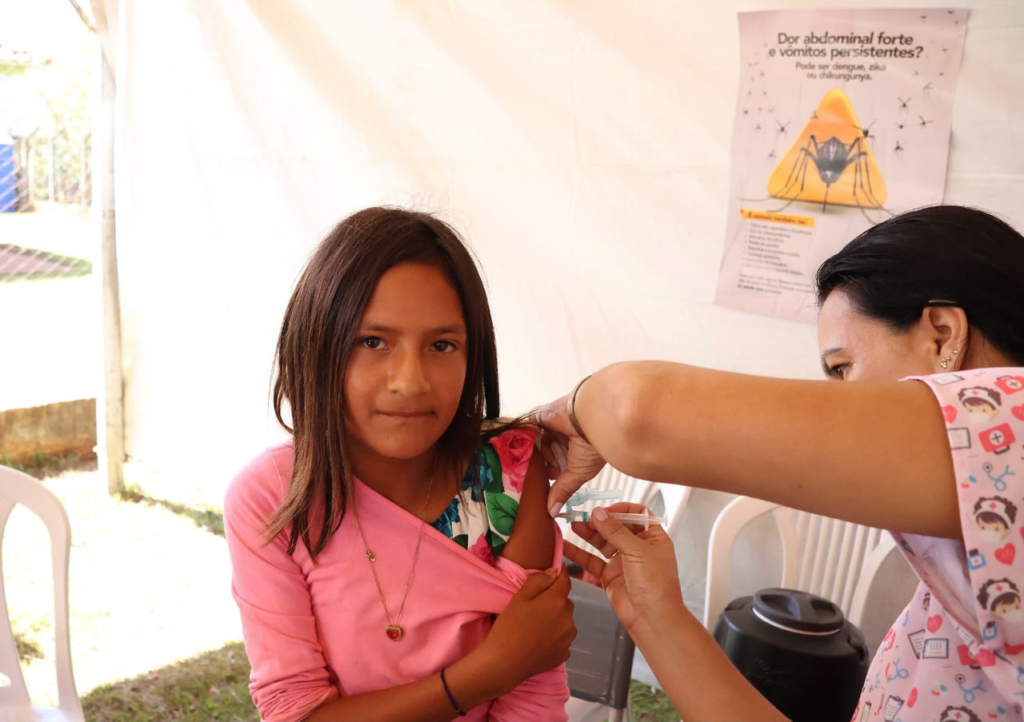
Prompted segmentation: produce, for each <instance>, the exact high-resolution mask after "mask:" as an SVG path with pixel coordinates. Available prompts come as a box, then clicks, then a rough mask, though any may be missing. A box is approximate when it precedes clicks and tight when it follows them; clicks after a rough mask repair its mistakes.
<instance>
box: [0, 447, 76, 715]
mask: <svg viewBox="0 0 1024 722" xmlns="http://www.w3.org/2000/svg"><path fill="white" fill-rule="evenodd" d="M17 504H21V505H23V506H25V507H26V508H28V509H29V510H30V511H32V512H33V513H34V514H35V515H36V516H38V517H39V518H40V519H41V520H42V522H43V524H45V525H46V529H47V531H48V532H49V535H50V548H51V551H52V558H53V566H52V571H53V607H54V638H55V647H56V650H55V657H54V661H55V663H56V666H57V696H58V700H59V703H58V706H57V707H49V708H48V707H33V706H32V702H31V699H30V698H29V694H28V688H27V687H26V686H25V678H24V675H23V674H22V671H21V662H20V661H19V660H18V650H17V646H16V645H15V642H14V632H13V631H12V629H11V621H10V612H9V610H8V608H7V597H6V596H5V594H4V578H3V556H2V552H3V538H4V533H3V532H4V527H5V526H6V525H7V519H8V518H9V516H10V514H11V510H13V509H14V507H15V506H16V505H17ZM70 552H71V525H70V524H69V522H68V516H67V514H66V513H65V511H64V505H63V504H61V502H60V499H58V498H57V497H56V496H55V495H54V494H53V492H52V491H50V490H49V489H47V488H46V487H45V486H43V485H42V484H40V483H39V482H38V481H36V480H35V479H33V478H32V477H31V476H29V475H27V474H23V473H21V472H20V471H15V470H14V469H10V468H8V467H6V466H0V606H2V607H3V608H4V610H5V612H7V613H6V614H4V618H3V621H2V622H0V722H85V715H84V714H83V713H82V705H81V702H80V701H79V699H78V691H77V690H76V689H75V678H74V675H73V674H72V670H71V642H70V638H69V634H68V557H69V554H70Z"/></svg>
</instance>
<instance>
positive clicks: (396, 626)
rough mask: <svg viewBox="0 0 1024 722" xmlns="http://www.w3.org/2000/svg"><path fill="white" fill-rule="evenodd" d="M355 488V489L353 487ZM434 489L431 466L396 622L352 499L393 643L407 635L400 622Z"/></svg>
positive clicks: (387, 631) (364, 553)
mask: <svg viewBox="0 0 1024 722" xmlns="http://www.w3.org/2000/svg"><path fill="white" fill-rule="evenodd" d="M353 488H354V487H353ZM433 489H434V469H433V466H431V469H430V483H429V484H428V485H427V500H426V502H424V504H423V513H422V514H421V515H420V531H419V534H418V535H417V537H416V551H414V552H413V554H412V568H411V569H410V570H409V579H408V581H406V583H405V594H403V595H402V604H401V605H400V606H399V607H398V616H397V617H395V619H394V621H392V620H391V613H390V612H389V611H388V603H387V601H386V600H385V599H384V589H383V588H381V586H380V579H379V578H378V577H377V568H376V567H375V566H374V562H375V561H377V557H376V556H374V553H373V552H372V551H370V544H369V543H368V542H367V541H366V534H365V533H364V532H363V524H362V522H361V521H360V520H359V507H358V506H356V500H355V495H353V497H352V512H353V513H354V514H355V517H356V527H357V528H358V529H359V536H360V537H362V539H363V547H364V548H365V549H366V551H364V552H363V556H364V557H366V560H367V561H368V562H369V563H370V571H371V572H372V573H373V581H374V582H375V583H376V585H377V594H378V595H380V603H381V606H382V607H384V617H385V619H387V620H388V625H387V626H386V627H384V634H386V635H387V637H388V639H390V640H391V641H392V642H397V641H398V640H399V639H401V638H402V635H403V634H405V630H403V629H402V627H401V625H400V622H401V621H402V612H404V611H405V600H406V599H408V598H409V590H410V589H411V588H412V580H413V577H414V576H415V574H416V562H417V560H418V559H419V557H420V544H421V543H422V542H423V528H424V527H425V526H426V525H427V509H429V508H430V492H431V491H433Z"/></svg>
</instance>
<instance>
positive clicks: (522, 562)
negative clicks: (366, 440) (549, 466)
mask: <svg viewBox="0 0 1024 722" xmlns="http://www.w3.org/2000/svg"><path fill="white" fill-rule="evenodd" d="M547 498H548V480H547V474H546V473H545V470H544V458H543V456H542V455H541V454H540V453H538V452H536V451H535V452H534V453H533V455H532V456H531V457H530V465H529V467H528V468H527V470H526V477H525V478H524V480H523V493H522V496H521V497H520V499H519V510H518V512H517V514H516V521H515V526H514V527H513V528H512V534H511V536H510V537H509V541H508V544H506V545H505V549H504V551H503V552H502V556H503V557H505V558H506V559H508V560H509V561H512V562H515V563H516V564H518V565H519V566H521V567H523V568H524V569H548V568H549V567H551V565H552V564H551V563H552V558H553V555H554V551H555V522H554V520H552V518H551V515H550V514H549V513H548V510H547V506H546V502H547Z"/></svg>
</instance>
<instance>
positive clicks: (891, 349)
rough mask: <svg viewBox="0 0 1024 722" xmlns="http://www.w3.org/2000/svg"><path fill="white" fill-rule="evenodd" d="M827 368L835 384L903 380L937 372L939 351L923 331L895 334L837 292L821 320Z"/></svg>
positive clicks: (823, 309)
mask: <svg viewBox="0 0 1024 722" xmlns="http://www.w3.org/2000/svg"><path fill="white" fill-rule="evenodd" d="M818 348H819V350H820V352H821V364H822V367H823V368H824V370H825V373H826V375H827V376H828V377H829V378H830V379H837V380H841V381H853V380H860V381H898V380H899V379H901V378H903V377H904V376H917V375H925V374H931V373H935V372H936V369H935V368H934V361H933V358H932V354H930V353H929V352H930V351H931V350H932V349H933V348H934V345H933V344H930V343H929V339H927V338H925V337H924V336H923V335H922V334H921V333H920V332H919V331H918V329H917V327H916V326H915V327H912V328H911V329H910V330H909V331H907V332H899V331H894V330H893V329H892V328H891V327H889V325H888V324H885V323H883V322H881V321H878V320H875V319H872V318H866V317H865V316H863V315H861V314H860V313H858V312H857V310H856V309H855V308H854V307H853V305H852V304H851V303H850V299H849V297H848V296H847V295H846V293H844V292H843V291H842V289H836V290H834V291H832V293H830V294H829V295H828V297H827V298H826V299H825V303H824V304H822V307H821V313H820V314H819V316H818Z"/></svg>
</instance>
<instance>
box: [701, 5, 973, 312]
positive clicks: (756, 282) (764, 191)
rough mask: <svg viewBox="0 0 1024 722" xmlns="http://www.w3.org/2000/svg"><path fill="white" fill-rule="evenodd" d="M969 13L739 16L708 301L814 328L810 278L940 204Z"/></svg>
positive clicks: (848, 12) (806, 12)
mask: <svg viewBox="0 0 1024 722" xmlns="http://www.w3.org/2000/svg"><path fill="white" fill-rule="evenodd" d="M967 19H968V13H967V11H966V10H961V9H947V8H939V9H914V10H785V11H772V12H749V13H740V15H739V30H740V62H741V64H740V83H739V95H738V97H737V100H736V119H735V125H734V129H733V138H732V168H731V181H730V198H729V215H728V222H727V226H726V242H725V249H724V252H723V257H722V265H721V271H720V274H719V279H718V290H717V293H716V296H715V303H716V304H718V305H721V306H727V307H729V308H735V309H739V310H743V311H749V312H753V313H761V314H765V315H770V316H778V317H781V318H787V319H795V320H799V321H806V322H812V323H813V322H814V320H815V317H816V314H817V310H816V308H815V303H814V291H813V284H814V273H815V271H816V270H817V268H818V266H819V265H820V264H821V262H822V261H824V260H825V259H826V258H827V257H828V256H830V255H832V254H833V253H835V252H836V251H838V250H839V249H840V248H842V247H843V246H844V245H845V244H846V243H847V242H849V241H850V240H852V239H853V238H854V237H856V236H857V235H858V234H859V233H861V232H862V231H864V230H865V229H867V228H869V227H871V226H873V225H875V224H876V223H880V222H882V221H883V220H885V219H886V218H890V217H892V216H893V215H895V214H897V213H900V212H902V211H905V210H909V209H911V208H917V207H920V206H924V205H931V204H935V203H941V202H942V196H943V189H944V186H945V179H946V161H947V157H948V154H949V138H950V120H951V116H952V110H953V96H954V91H955V89H956V79H957V72H958V70H959V68H960V58H961V55H962V52H963V43H964V36H965V33H966V29H967Z"/></svg>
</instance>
